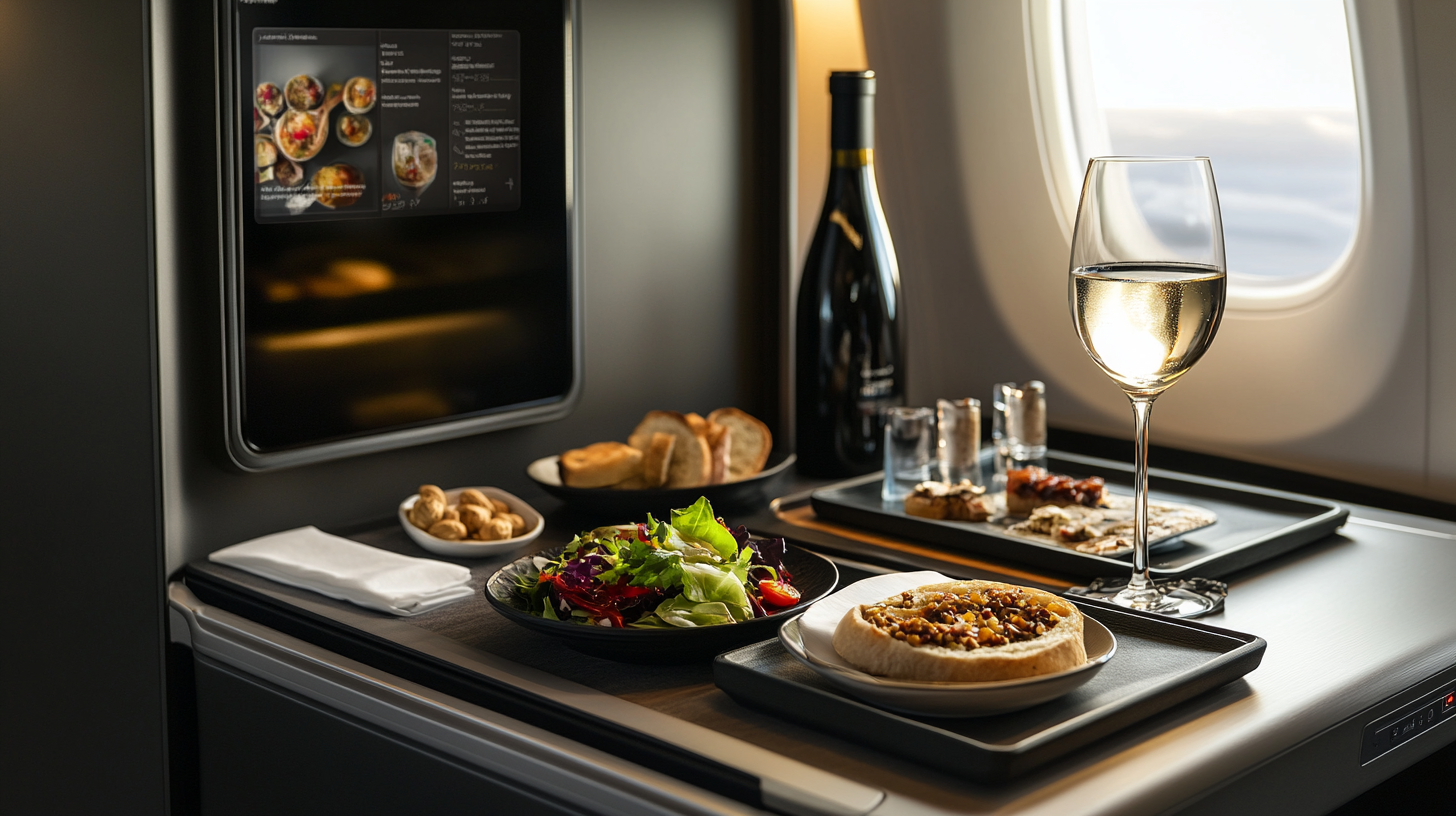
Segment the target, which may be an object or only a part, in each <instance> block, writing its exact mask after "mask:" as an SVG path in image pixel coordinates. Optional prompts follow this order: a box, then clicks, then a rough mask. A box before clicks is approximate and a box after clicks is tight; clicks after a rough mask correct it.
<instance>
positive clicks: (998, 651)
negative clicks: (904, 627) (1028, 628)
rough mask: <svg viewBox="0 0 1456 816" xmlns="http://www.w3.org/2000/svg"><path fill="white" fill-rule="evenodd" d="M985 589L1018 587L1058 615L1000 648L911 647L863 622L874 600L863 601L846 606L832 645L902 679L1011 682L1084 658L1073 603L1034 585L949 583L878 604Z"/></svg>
mask: <svg viewBox="0 0 1456 816" xmlns="http://www.w3.org/2000/svg"><path fill="white" fill-rule="evenodd" d="M988 590H1018V591H1020V592H1022V593H1025V594H1026V595H1027V596H1029V598H1028V599H1029V601H1030V602H1033V603H1035V604H1037V605H1040V606H1045V607H1050V608H1052V610H1053V611H1056V612H1057V613H1058V617H1059V618H1060V619H1059V620H1058V621H1057V622H1056V625H1055V626H1052V627H1051V628H1050V629H1047V630H1046V632H1045V633H1044V634H1041V635H1037V636H1035V637H1034V638H1033V639H1031V640H1021V641H1013V642H1011V643H1007V644H1005V645H1001V646H980V647H979V648H973V649H969V650H967V649H963V648H960V647H956V646H950V647H947V646H940V645H936V644H933V643H922V644H920V645H915V646H912V645H910V643H909V642H907V641H905V640H897V639H896V638H895V637H893V636H892V635H891V634H890V633H889V632H887V631H886V630H885V629H883V628H880V627H878V626H876V625H874V624H873V623H871V622H870V621H869V620H867V619H866V617H865V610H866V608H867V607H874V606H878V605H879V604H866V605H860V606H856V607H855V608H853V609H851V610H850V611H849V612H848V613H847V614H845V616H844V618H842V619H841V620H840V622H839V625H838V627H836V628H835V630H834V648H835V650H836V651H838V652H839V654H840V655H841V656H843V657H844V659H846V660H848V661H849V662H850V663H852V664H854V665H855V666H856V667H858V668H860V669H862V670H864V671H866V672H869V673H871V674H877V675H882V676H885V677H892V678H897V679H902V680H923V681H952V682H984V681H992V680H1013V679H1017V678H1022V677H1035V676H1037V675H1043V674H1054V673H1056V672H1061V671H1066V670H1067V669H1072V668H1076V667H1077V666H1080V665H1082V664H1083V663H1086V662H1087V649H1086V646H1085V645H1084V643H1083V640H1082V621H1083V618H1082V612H1081V611H1080V610H1078V609H1077V607H1076V605H1075V604H1072V603H1070V602H1068V601H1064V600H1062V599H1060V598H1058V597H1057V596H1055V595H1053V594H1051V593H1049V592H1043V591H1041V590H1039V589H1032V588H1030V587H1018V586H1014V585H1012V584H1003V583H998V582H996V581H950V582H947V583H942V584H929V585H927V586H922V587H917V588H915V589H913V590H910V591H909V592H907V593H904V594H903V595H900V596H896V597H893V598H888V599H886V600H885V601H882V602H881V604H886V603H898V602H900V601H901V599H902V598H904V597H906V596H909V597H908V600H909V604H908V605H909V606H910V607H911V608H912V609H918V608H922V607H924V606H925V605H926V604H927V603H933V602H934V601H935V600H936V599H937V598H939V597H940V596H942V595H945V594H957V595H963V594H966V593H975V594H978V595H979V594H981V593H985V592H986V591H988ZM893 611H896V612H899V611H902V610H899V609H896V610H893ZM903 611H905V612H910V610H903ZM1061 612H1066V613H1068V614H1065V615H1063V614H1061ZM911 614H913V612H911Z"/></svg>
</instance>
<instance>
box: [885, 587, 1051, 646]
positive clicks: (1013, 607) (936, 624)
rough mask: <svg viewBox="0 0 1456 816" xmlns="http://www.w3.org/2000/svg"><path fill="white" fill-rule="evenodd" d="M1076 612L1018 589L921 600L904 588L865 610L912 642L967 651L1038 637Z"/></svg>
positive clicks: (946, 594)
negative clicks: (899, 593)
mask: <svg viewBox="0 0 1456 816" xmlns="http://www.w3.org/2000/svg"><path fill="white" fill-rule="evenodd" d="M1071 613H1072V610H1071V608H1070V607H1068V606H1067V605H1065V604H1062V603H1060V602H1058V601H1052V602H1050V603H1046V604H1042V603H1039V602H1038V601H1037V600H1036V599H1035V598H1033V597H1032V596H1031V594H1030V593H1027V592H1024V591H1022V590H1020V589H1017V588H1005V589H1001V588H991V589H985V590H979V591H977V590H972V591H968V592H960V593H957V592H941V593H936V594H933V595H930V596H927V597H922V598H919V599H917V598H915V597H914V595H913V594H912V593H909V592H905V593H901V595H900V597H899V598H891V599H888V600H885V601H881V602H880V603H878V604H873V605H869V606H865V607H863V610H862V612H861V614H862V615H863V616H864V619H865V621H866V622H867V623H869V624H870V625H871V626H873V627H875V628H876V629H879V630H882V631H884V632H885V633H886V634H888V635H889V636H890V637H892V638H894V639H895V640H899V641H903V642H905V643H906V644H908V645H910V646H940V647H944V648H948V649H960V650H963V651H971V650H975V649H979V648H982V647H985V646H1005V645H1006V644H1008V643H1020V642H1024V641H1030V640H1035V639H1036V638H1038V637H1040V636H1042V635H1044V634H1046V633H1047V632H1049V631H1051V630H1052V629H1053V628H1055V627H1056V625H1057V624H1058V623H1060V622H1061V620H1062V618H1063V617H1066V616H1068V615H1070V614H1071Z"/></svg>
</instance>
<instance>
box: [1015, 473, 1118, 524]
mask: <svg viewBox="0 0 1456 816" xmlns="http://www.w3.org/2000/svg"><path fill="white" fill-rule="evenodd" d="M1106 487H1107V483H1106V482H1105V481H1104V480H1103V479H1102V477H1101V476H1088V477H1087V478H1085V479H1073V478H1072V477H1071V476H1061V475H1058V474H1055V473H1050V472H1048V471H1047V470H1046V469H1045V468H1039V467H1026V468H1020V469H1017V470H1008V471H1007V472H1006V512H1007V513H1009V514H1011V515H1013V516H1029V515H1031V511H1033V510H1035V509H1036V508H1038V507H1045V506H1047V505H1054V506H1056V507H1071V506H1073V505H1081V506H1083V507H1099V506H1101V505H1102V503H1103V492H1104V490H1105V489H1106Z"/></svg>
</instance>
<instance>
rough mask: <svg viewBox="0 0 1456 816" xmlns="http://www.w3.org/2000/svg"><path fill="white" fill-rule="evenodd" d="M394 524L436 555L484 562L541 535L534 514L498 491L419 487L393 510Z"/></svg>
mask: <svg viewBox="0 0 1456 816" xmlns="http://www.w3.org/2000/svg"><path fill="white" fill-rule="evenodd" d="M399 524H400V526H401V527H403V528H404V531H405V533H406V534H407V535H409V537H410V538H411V539H412V540H413V541H414V542H415V543H416V544H418V545H420V546H421V547H424V548H425V549H427V550H429V551H430V552H432V553H435V554H436V555H450V556H455V557H457V558H484V557H486V556H491V555H498V554H500V553H503V552H509V551H511V550H513V549H515V548H517V547H519V546H521V545H522V544H526V543H528V542H530V541H534V540H535V539H536V537H537V536H539V535H541V530H542V529H543V528H544V527H545V526H546V521H545V519H543V518H542V517H541V514H540V513H538V512H536V509H535V508H533V507H531V505H529V504H526V503H525V502H524V501H521V500H520V499H518V498H516V497H515V496H513V495H511V494H510V493H507V492H506V491H504V490H501V489H500V488H498V487H460V488H455V489H454V490H442V489H441V488H439V487H436V486H435V485H422V486H421V487H420V492H419V493H417V494H415V495H413V496H410V497H409V498H407V499H405V500H404V501H402V502H400V504H399Z"/></svg>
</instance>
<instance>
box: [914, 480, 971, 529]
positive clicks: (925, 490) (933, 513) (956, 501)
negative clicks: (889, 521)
mask: <svg viewBox="0 0 1456 816" xmlns="http://www.w3.org/2000/svg"><path fill="white" fill-rule="evenodd" d="M985 492H986V488H984V487H980V486H978V485H973V484H971V483H970V480H962V481H960V482H958V483H956V484H948V483H946V482H921V483H920V484H918V485H915V489H914V490H913V491H911V493H910V495H908V496H906V497H905V512H906V513H907V514H908V515H912V516H919V517H920V518H928V519H944V520H947V521H985V520H986V519H988V518H990V517H991V511H992V505H991V502H990V501H989V500H988V499H987V497H986V496H984V495H983V494H984V493H985Z"/></svg>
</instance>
